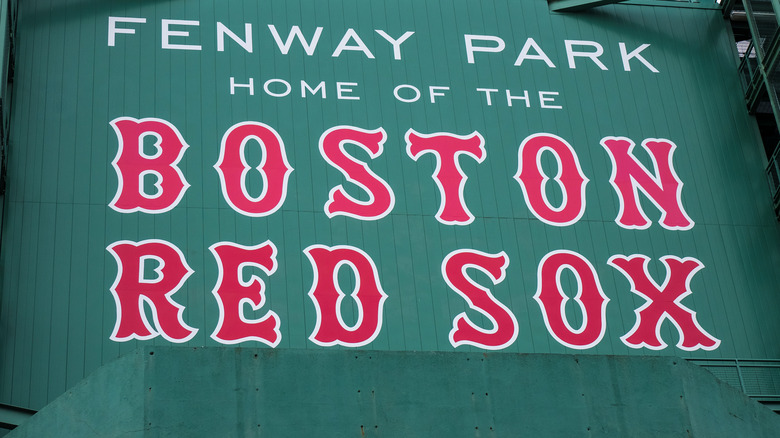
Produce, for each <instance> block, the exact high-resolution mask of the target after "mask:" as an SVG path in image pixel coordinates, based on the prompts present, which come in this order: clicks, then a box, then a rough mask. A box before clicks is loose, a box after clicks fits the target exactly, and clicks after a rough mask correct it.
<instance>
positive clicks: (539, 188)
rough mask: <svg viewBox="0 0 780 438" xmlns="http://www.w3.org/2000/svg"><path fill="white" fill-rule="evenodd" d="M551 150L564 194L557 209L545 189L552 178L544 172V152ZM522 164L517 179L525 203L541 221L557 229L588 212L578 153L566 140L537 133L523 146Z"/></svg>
mask: <svg viewBox="0 0 780 438" xmlns="http://www.w3.org/2000/svg"><path fill="white" fill-rule="evenodd" d="M545 151H549V152H551V153H552V154H553V156H554V157H555V159H556V160H557V161H558V174H557V175H556V176H555V178H554V181H555V182H556V183H558V185H559V186H560V187H561V191H562V192H563V201H562V202H561V205H560V206H558V207H554V206H553V205H552V204H551V203H550V201H549V200H548V199H547V194H546V192H545V186H546V184H547V181H549V180H550V178H549V177H548V176H547V175H545V174H544V171H543V170H542V163H541V157H542V153H543V152H545ZM518 160H519V165H518V169H517V174H516V175H515V176H514V178H515V179H516V180H517V181H518V182H519V183H520V187H522V189H523V194H524V195H525V203H526V205H527V206H528V209H529V210H531V213H533V214H534V216H536V217H537V219H539V220H540V221H542V222H544V223H546V224H548V225H555V226H559V227H562V226H566V225H571V224H573V223H575V222H577V221H578V220H580V218H581V217H582V214H583V213H584V212H585V186H586V185H587V183H588V178H586V177H585V175H584V174H583V173H582V168H581V167H580V161H579V159H578V158H577V153H576V152H574V149H573V148H572V147H571V145H569V143H567V142H566V140H564V139H562V138H560V137H558V136H555V135H553V134H534V135H531V136H529V137H528V138H526V139H525V140H524V141H523V143H522V144H521V145H520V152H519V154H518Z"/></svg>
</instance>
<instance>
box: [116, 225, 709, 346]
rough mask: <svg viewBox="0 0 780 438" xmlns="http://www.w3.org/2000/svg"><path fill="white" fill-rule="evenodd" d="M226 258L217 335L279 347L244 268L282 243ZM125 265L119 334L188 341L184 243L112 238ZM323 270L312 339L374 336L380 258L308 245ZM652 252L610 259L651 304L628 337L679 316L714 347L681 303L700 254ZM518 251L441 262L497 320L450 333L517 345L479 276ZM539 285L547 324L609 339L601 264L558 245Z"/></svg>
mask: <svg viewBox="0 0 780 438" xmlns="http://www.w3.org/2000/svg"><path fill="white" fill-rule="evenodd" d="M209 249H210V250H211V253H212V255H213V256H214V259H215V260H216V263H217V267H218V271H219V275H218V278H217V282H216V284H215V285H214V289H213V290H212V294H213V295H214V298H215V299H216V301H217V304H218V305H219V321H218V322H217V326H216V328H215V329H214V332H213V333H212V334H211V338H212V339H214V340H216V341H217V342H220V343H223V344H235V343H239V342H246V341H257V342H261V343H264V344H267V345H270V346H272V347H275V346H277V345H278V344H279V342H280V341H281V339H282V334H281V332H280V330H279V327H280V325H281V321H280V318H279V316H278V315H277V314H276V313H275V312H273V311H271V310H268V311H266V313H265V315H263V316H262V317H261V318H258V319H250V318H247V317H246V315H245V309H246V307H245V305H249V306H250V307H251V309H252V311H253V312H257V311H260V310H261V309H262V308H264V307H266V286H265V283H264V282H263V280H262V279H261V278H259V277H258V276H256V275H252V276H251V278H250V280H249V281H245V280H243V278H244V276H243V270H244V269H246V268H247V267H257V268H260V269H261V270H262V272H264V273H265V274H266V275H267V276H270V275H273V273H274V272H275V271H276V268H277V259H276V256H277V249H276V246H275V245H274V244H273V243H272V242H271V241H266V242H264V243H262V244H260V245H255V246H243V245H239V244H236V243H231V242H219V243H216V244H214V245H212V246H211V247H210V248H209ZM108 251H109V252H110V253H111V255H112V256H113V257H114V259H115V260H116V263H117V267H118V270H117V276H116V280H115V281H114V284H113V285H112V286H111V293H112V294H113V296H114V300H115V302H116V311H117V320H116V325H115V326H114V330H113V333H112V334H111V339H112V340H114V341H120V342H122V341H129V340H132V339H139V340H145V339H151V338H153V337H156V336H158V335H159V336H162V337H163V338H165V339H167V340H168V341H170V342H177V343H178V342H186V341H188V340H190V339H191V338H192V337H193V336H195V334H196V333H197V331H198V329H196V328H192V327H190V326H189V325H187V324H186V323H185V322H184V320H183V318H182V314H183V311H184V306H182V305H180V304H178V303H177V302H176V301H174V299H173V295H174V294H175V293H176V292H177V291H178V290H179V289H181V287H182V286H183V285H184V283H185V282H186V280H187V278H188V277H189V276H190V275H191V274H192V273H193V271H192V269H191V268H190V267H189V266H188V264H187V262H186V260H185V258H184V254H183V253H182V252H181V250H179V249H178V248H177V247H176V246H175V245H173V244H171V243H169V242H166V241H163V240H156V239H153V240H144V241H141V242H131V241H119V242H115V243H113V244H111V245H109V246H108ZM303 252H304V254H305V255H306V257H307V258H308V259H309V262H310V263H311V266H312V270H313V272H314V276H313V281H312V285H311V289H310V291H309V297H310V298H311V300H312V302H313V303H314V307H315V309H316V313H317V322H316V325H315V327H314V330H313V332H312V333H311V335H310V336H309V340H310V341H311V342H313V343H315V344H317V345H321V346H334V345H341V346H345V347H359V346H363V345H366V344H368V343H370V342H371V341H373V340H374V339H375V338H376V337H377V335H378V334H379V333H380V331H381V329H382V316H383V306H384V303H385V300H387V299H388V294H387V293H385V292H384V290H383V289H382V286H381V284H380V279H379V274H378V272H379V270H378V269H377V266H376V264H375V263H374V261H373V259H372V258H371V256H369V255H368V254H366V253H365V252H364V251H362V250H361V249H359V248H356V247H353V246H348V245H341V246H333V247H327V246H324V245H311V246H309V247H307V248H306V249H304V250H303ZM150 260H154V261H155V262H156V265H155V266H156V268H155V269H154V272H155V275H156V277H155V278H147V277H146V276H145V275H144V273H145V272H148V271H149V269H145V268H146V266H145V265H146V263H148V262H149V261H150ZM649 261H650V259H649V258H648V257H646V256H644V255H637V254H635V255H631V256H624V255H615V256H613V257H611V258H610V259H609V262H608V264H609V265H611V266H612V267H614V268H616V269H617V270H618V271H619V272H621V273H622V274H623V275H625V277H626V278H627V279H628V281H629V283H630V284H631V292H633V293H635V294H637V295H639V296H641V297H642V298H644V299H645V300H646V303H645V304H644V305H643V306H642V307H640V308H639V309H637V310H636V311H635V313H636V324H635V325H634V327H633V328H632V329H631V331H630V332H629V333H628V334H626V335H625V336H623V337H621V340H622V341H623V343H624V344H625V345H627V346H629V347H631V348H643V347H644V348H648V349H651V350H660V349H664V348H666V347H667V344H666V342H664V340H663V339H662V337H661V327H662V324H663V322H664V321H666V320H668V321H669V322H671V323H672V324H673V325H674V326H675V327H676V328H677V331H678V333H679V342H678V343H677V347H678V348H680V349H682V350H686V351H692V350H697V349H700V348H701V349H703V350H713V349H715V348H717V347H718V346H719V345H720V340H718V339H716V338H715V337H713V336H712V335H710V334H709V333H707V332H706V331H705V330H704V329H703V328H702V327H701V326H700V325H699V323H698V321H697V319H696V313H695V312H694V311H692V310H691V309H689V308H687V307H685V306H684V305H683V304H682V303H681V301H682V299H683V298H685V297H686V296H688V295H690V294H691V291H690V287H689V284H690V281H691V278H692V277H693V275H694V274H695V273H696V272H697V271H698V270H700V269H701V268H703V267H704V266H703V264H702V263H701V262H700V261H698V260H696V259H694V258H691V257H686V258H683V259H681V258H677V257H674V256H665V257H662V258H661V262H662V263H663V264H664V265H665V266H666V279H665V280H664V281H663V282H662V283H660V284H659V283H658V282H656V281H655V280H654V279H653V278H652V277H651V276H650V274H649V272H648V270H647V265H648V263H649ZM508 266H509V257H508V256H507V255H506V253H504V252H500V253H498V254H488V253H484V252H481V251H477V250H473V249H459V250H456V251H453V252H451V253H450V254H448V255H447V256H446V257H445V258H444V261H443V262H442V265H441V273H442V278H443V279H444V281H445V283H446V284H447V285H448V286H449V287H450V288H451V289H452V290H453V291H455V292H456V293H457V294H459V295H460V296H461V297H462V298H463V299H464V300H465V301H466V303H468V305H469V307H470V308H471V309H473V310H475V311H477V312H479V313H481V314H483V315H484V316H485V317H487V319H488V320H489V321H490V327H481V326H479V325H478V324H476V323H474V322H473V321H471V320H470V319H469V317H468V315H466V313H465V312H464V313H461V314H459V315H457V316H455V318H454V319H453V322H452V330H451V331H450V333H449V341H450V343H451V344H452V346H453V347H458V346H461V345H472V346H475V347H479V348H484V349H488V350H499V349H503V348H507V347H509V346H510V345H512V343H514V342H515V340H516V339H517V336H518V334H519V331H520V328H519V324H518V322H517V319H516V318H515V315H514V314H513V313H512V311H511V310H510V309H509V308H508V307H507V306H506V305H504V304H503V303H501V302H500V301H499V300H498V299H497V298H496V297H495V296H494V295H493V294H492V293H491V291H490V290H489V289H488V288H486V287H484V286H482V285H480V284H479V283H477V282H476V281H474V280H473V279H472V277H471V276H470V275H469V272H471V271H472V270H477V271H480V272H482V273H484V274H486V275H487V276H488V277H489V278H490V280H491V281H492V282H493V284H494V285H498V284H500V283H501V282H502V281H503V280H504V277H505V275H506V269H507V267H508ZM344 268H347V269H351V270H352V272H353V274H354V278H355V287H354V291H353V292H352V293H351V295H350V297H351V298H352V299H353V300H354V302H355V304H356V306H357V309H358V317H357V321H356V322H355V324H354V325H352V326H349V325H347V324H346V323H345V322H344V319H343V317H342V314H341V308H342V305H341V303H342V301H343V299H344V298H345V297H346V294H345V293H344V292H343V291H342V290H341V287H340V286H339V284H338V273H339V270H340V269H344ZM564 270H569V271H571V273H573V274H574V275H575V277H576V278H577V284H578V290H577V293H576V295H575V297H574V301H575V302H576V303H577V304H578V305H579V308H580V311H581V313H582V323H581V325H580V327H577V328H575V327H573V326H572V325H571V322H570V321H569V320H568V318H567V316H566V312H565V306H566V302H567V301H568V300H569V299H570V298H569V297H568V296H567V295H566V294H565V293H564V291H563V289H562V286H561V282H560V277H561V274H562V273H563V271H564ZM537 284H538V285H537V291H536V294H535V295H534V299H535V300H536V302H537V303H538V304H539V308H540V310H541V312H542V315H543V317H544V322H545V325H546V327H547V331H548V332H549V333H550V335H551V336H552V337H553V338H554V339H555V340H556V341H557V342H559V343H560V344H562V345H565V346H567V347H570V348H574V349H588V348H592V347H594V346H596V345H597V344H598V343H599V342H601V340H602V338H603V337H604V333H605V332H606V326H607V322H606V309H607V304H608V302H609V298H607V296H606V295H605V294H604V292H603V291H602V288H601V284H600V282H599V278H598V275H597V274H596V270H595V269H594V268H593V265H591V263H590V262H589V261H588V260H587V259H585V258H584V257H583V256H582V255H580V254H578V253H576V252H573V251H567V250H558V251H552V252H550V253H549V254H547V255H546V256H544V258H542V260H541V262H540V263H539V267H538V270H537ZM144 304H145V305H147V306H148V307H149V308H150V309H151V314H152V315H153V321H149V320H148V319H147V317H146V314H145V312H144Z"/></svg>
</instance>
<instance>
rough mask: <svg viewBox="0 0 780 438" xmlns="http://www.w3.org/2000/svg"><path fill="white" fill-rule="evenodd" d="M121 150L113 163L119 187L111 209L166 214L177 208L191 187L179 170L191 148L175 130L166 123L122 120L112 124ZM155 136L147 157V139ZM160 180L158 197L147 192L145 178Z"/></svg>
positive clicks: (157, 187)
mask: <svg viewBox="0 0 780 438" xmlns="http://www.w3.org/2000/svg"><path fill="white" fill-rule="evenodd" d="M111 127H112V128H114V132H116V136H117V140H118V142H119V148H118V150H117V153H116V158H114V161H112V162H111V165H112V166H114V170H115V171H116V175H117V178H118V179H119V185H118V186H117V191H116V195H114V199H112V200H111V203H109V204H108V205H109V207H111V208H113V209H114V210H116V211H118V212H120V213H133V212H136V211H142V212H144V213H164V212H166V211H169V210H171V209H172V208H173V207H175V206H176V205H177V204H178V203H179V201H181V198H182V197H183V196H184V192H185V191H187V188H188V187H189V186H190V185H189V184H188V183H187V181H186V180H185V179H184V175H183V174H182V173H181V169H179V167H178V166H177V164H178V163H179V161H180V160H181V158H182V157H183V156H184V151H185V150H186V149H187V147H188V146H187V144H186V143H185V142H184V139H183V138H182V136H181V134H180V133H179V131H178V130H177V129H176V127H175V126H173V125H172V124H170V123H168V122H167V121H165V120H162V119H155V118H148V119H140V120H139V119H134V118H132V117H119V118H116V119H114V120H112V121H111ZM147 136H153V137H154V138H155V139H156V141H155V143H154V147H155V148H156V152H155V153H154V154H153V155H147V154H145V153H144V150H143V149H144V147H143V139H144V137H147ZM146 176H153V177H154V178H155V180H156V182H155V183H154V187H155V189H156V192H155V193H147V192H146V190H145V189H144V178H145V177H146Z"/></svg>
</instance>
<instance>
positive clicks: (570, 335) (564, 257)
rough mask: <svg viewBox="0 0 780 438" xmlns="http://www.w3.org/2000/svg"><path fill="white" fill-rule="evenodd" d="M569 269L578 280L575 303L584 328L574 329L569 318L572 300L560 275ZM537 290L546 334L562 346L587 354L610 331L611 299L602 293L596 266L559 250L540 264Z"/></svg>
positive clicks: (580, 257) (579, 256) (580, 256)
mask: <svg viewBox="0 0 780 438" xmlns="http://www.w3.org/2000/svg"><path fill="white" fill-rule="evenodd" d="M564 269H569V270H570V271H571V272H572V273H573V274H574V276H575V277H576V278H577V295H576V296H575V297H574V301H575V302H576V303H577V304H579V306H580V311H581V312H582V325H581V326H580V328H578V329H575V328H573V327H572V326H571V324H569V320H568V318H567V317H566V302H567V301H569V297H568V296H566V294H564V292H563V287H562V285H561V274H562V273H563V270H564ZM536 278H537V282H538V286H537V289H536V294H535V295H534V300H536V302H537V303H539V307H540V308H541V309H542V315H543V316H544V324H545V325H546V326H547V331H548V332H550V334H551V335H552V337H553V338H555V340H556V341H558V342H559V343H560V344H562V345H565V346H567V347H569V348H576V349H579V350H584V349H587V348H591V347H594V346H596V345H597V344H598V343H599V342H601V339H602V338H603V337H604V333H605V332H606V330H607V303H608V302H609V298H607V296H606V295H604V291H602V290H601V283H600V282H599V276H598V274H596V269H594V268H593V265H591V264H590V262H589V261H588V260H587V259H586V258H585V257H583V256H582V255H580V254H577V253H576V252H574V251H567V250H563V249H561V250H557V251H552V252H550V253H548V254H547V255H546V256H544V258H542V261H541V262H539V270H538V272H537V276H536Z"/></svg>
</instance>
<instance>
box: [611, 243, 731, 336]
mask: <svg viewBox="0 0 780 438" xmlns="http://www.w3.org/2000/svg"><path fill="white" fill-rule="evenodd" d="M649 262H650V258H649V257H647V256H644V255H639V254H635V255H631V256H628V257H626V256H623V255H616V256H612V257H611V258H610V259H609V262H608V263H609V265H611V266H612V267H614V268H615V269H617V270H618V271H620V272H622V273H623V275H625V276H626V278H627V279H628V281H629V283H631V292H633V293H635V294H637V295H639V296H641V297H642V298H644V299H645V300H647V302H646V303H645V304H644V305H643V306H642V307H640V308H639V309H636V310H635V311H634V313H635V314H636V324H634V327H633V328H632V329H631V331H630V332H628V333H627V334H626V335H624V336H623V337H621V338H620V339H621V340H622V341H623V343H624V344H626V345H628V346H629V347H631V348H642V347H646V348H649V349H651V350H662V349H664V348H666V347H667V345H666V342H664V341H663V339H661V324H662V323H663V322H664V320H667V319H668V320H669V321H670V322H671V323H672V324H674V326H675V327H677V331H678V333H679V334H680V340H679V342H678V343H677V348H679V349H681V350H686V351H693V350H697V349H699V348H701V349H702V350H714V349H716V348H718V346H719V345H720V340H718V339H716V338H714V337H713V336H711V335H710V334H709V333H707V332H706V331H704V329H703V328H702V327H701V326H700V325H699V322H698V321H697V320H696V312H694V311H692V310H691V309H689V308H687V307H685V306H683V305H682V303H681V301H682V300H683V298H685V297H687V296H688V295H690V294H691V290H690V282H691V278H693V275H694V274H695V273H696V272H698V271H699V269H702V268H704V265H703V264H702V263H701V262H700V261H698V260H696V259H694V258H692V257H686V258H683V259H681V258H678V257H674V256H664V257H661V262H662V263H663V264H664V265H666V280H665V281H664V284H663V286H658V284H657V283H656V282H655V281H654V280H653V279H652V278H651V277H650V273H649V271H648V270H647V266H648V263H649Z"/></svg>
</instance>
